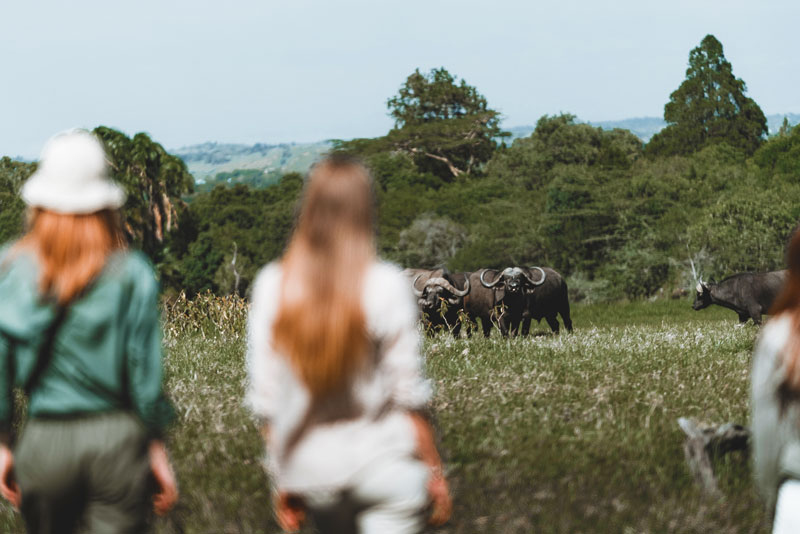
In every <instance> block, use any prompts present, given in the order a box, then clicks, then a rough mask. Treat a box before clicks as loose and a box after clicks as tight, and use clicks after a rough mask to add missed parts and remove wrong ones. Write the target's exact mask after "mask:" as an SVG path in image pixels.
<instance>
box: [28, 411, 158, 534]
mask: <svg viewBox="0 0 800 534" xmlns="http://www.w3.org/2000/svg"><path fill="white" fill-rule="evenodd" d="M14 456H15V462H14V463H15V465H14V471H15V475H16V478H17V482H18V484H19V486H20V490H21V491H22V506H21V512H22V516H23V518H24V519H25V524H26V526H27V529H28V532H29V533H35V534H56V533H59V534H60V533H65V534H66V533H72V532H79V531H81V532H91V533H103V534H106V533H107V534H115V533H120V534H122V533H131V534H133V533H137V534H138V533H142V532H147V531H149V527H148V522H149V521H148V519H149V513H150V508H151V503H150V493H151V489H152V487H151V483H150V469H149V461H148V456H147V437H146V434H145V431H144V428H143V427H142V425H141V424H140V423H139V421H138V420H137V419H136V417H135V416H133V415H132V414H128V413H125V412H110V413H100V414H90V415H86V416H81V417H74V418H65V419H32V420H30V421H28V423H27V424H26V426H25V430H24V432H23V434H22V439H21V440H20V442H19V444H18V445H17V448H16V451H15V455H14Z"/></svg>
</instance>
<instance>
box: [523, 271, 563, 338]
mask: <svg viewBox="0 0 800 534" xmlns="http://www.w3.org/2000/svg"><path fill="white" fill-rule="evenodd" d="M535 269H536V270H538V269H541V270H542V271H543V272H544V274H545V275H547V276H546V278H545V280H544V282H542V284H540V285H539V286H536V287H534V288H532V289H530V290H528V292H527V293H528V294H527V308H526V310H525V313H524V314H523V319H522V335H523V336H527V335H528V332H529V331H530V327H531V319H536V321H537V322H538V321H541V320H542V318H545V319H546V320H547V324H548V325H550V329H551V330H552V331H553V332H555V333H556V334H557V333H558V329H559V325H558V319H557V318H556V316H557V315H561V320H562V321H563V322H564V328H566V329H567V331H569V332H572V319H570V317H569V298H568V295H567V283H566V282H565V281H564V278H562V276H561V275H560V274H558V272H556V271H555V270H553V269H551V268H550V267H534V268H532V269H527V271H528V274H529V276H535V274H536V273H535V272H534V270H535Z"/></svg>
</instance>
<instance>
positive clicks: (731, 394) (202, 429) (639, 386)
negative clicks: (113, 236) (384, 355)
mask: <svg viewBox="0 0 800 534" xmlns="http://www.w3.org/2000/svg"><path fill="white" fill-rule="evenodd" d="M181 306H185V307H186V308H187V309H188V310H189V311H188V312H187V311H186V310H185V309H183V308H173V309H171V310H170V312H169V313H168V319H167V323H166V330H167V333H166V336H165V344H166V347H167V359H166V372H167V383H168V388H169V391H170V393H171V396H172V398H173V399H174V401H175V404H176V407H177V411H178V414H179V416H180V422H179V424H178V425H177V426H176V427H175V428H174V429H173V431H172V434H171V437H170V448H171V451H172V455H173V458H174V462H175V467H176V470H177V472H178V476H179V479H180V484H181V503H180V506H179V507H178V509H177V510H176V511H175V513H174V514H173V515H172V516H171V517H170V518H169V519H167V520H159V522H158V525H157V527H158V528H157V531H158V532H162V533H172V532H187V533H190V532H191V533H194V532H196V533H212V532H214V533H216V532H221V533H227V532H231V533H234V532H244V533H247V532H277V531H278V530H277V528H276V526H275V524H274V522H273V521H272V517H271V508H270V504H269V490H268V485H267V484H268V482H267V479H266V477H265V475H264V474H263V472H262V470H261V468H260V465H259V460H260V457H261V456H262V454H263V452H262V447H261V443H260V440H259V437H258V434H257V430H256V427H255V425H254V423H253V422H252V421H251V420H250V418H249V416H248V414H247V413H246V411H245V410H244V409H243V408H242V405H241V399H242V391H243V381H244V369H243V358H244V335H243V332H242V327H243V322H242V319H243V316H244V309H243V308H242V307H241V306H236V305H235V304H230V303H229V304H226V305H224V306H220V307H215V306H214V305H213V304H209V303H205V304H203V305H200V304H192V303H188V304H185V305H181ZM206 315H210V316H211V317H212V319H210V320H207V319H204V317H205V316H206ZM573 319H574V323H575V332H574V333H573V334H572V335H566V334H564V335H561V336H550V335H544V334H545V333H546V331H547V330H548V329H547V326H546V324H544V323H542V324H541V325H539V327H538V328H537V330H536V333H537V334H542V335H536V336H534V337H530V338H526V339H513V340H506V339H502V338H499V337H495V336H493V337H492V338H491V339H489V340H485V339H482V338H477V337H476V338H473V339H471V340H466V339H460V340H453V339H452V338H450V337H449V336H446V335H441V336H439V337H437V338H434V339H432V340H426V342H425V354H426V356H427V372H428V375H429V376H430V377H431V379H432V380H433V381H434V383H435V385H436V395H435V399H434V412H435V417H436V422H437V426H438V430H439V436H440V440H441V449H442V452H443V455H444V456H445V458H446V461H447V472H448V476H449V479H450V481H451V485H452V490H453V493H454V498H455V512H454V515H453V519H452V521H451V522H450V523H449V524H448V525H447V526H445V527H444V528H442V529H440V532H447V533H472V532H475V533H478V532H480V533H484V532H490V533H495V532H496V533H528V532H564V533H566V532H569V533H582V532H583V533H589V532H613V533H618V532H619V533H628V532H630V533H640V532H641V533H661V532H681V533H683V532H697V533H700V532H722V533H734V532H748V533H753V532H756V533H757V532H767V530H768V525H767V524H766V518H765V515H764V513H763V507H762V504H761V501H760V500H759V498H758V496H757V495H756V494H755V491H754V489H753V487H752V484H751V473H750V467H749V463H748V459H747V458H745V457H744V456H742V455H740V454H732V455H729V456H728V457H725V458H724V459H722V460H720V461H719V462H718V463H717V464H716V466H715V469H716V470H717V473H718V476H719V479H720V487H721V490H722V492H723V493H724V495H725V497H724V498H723V499H722V500H707V499H704V498H703V497H702V495H701V494H700V492H699V491H698V489H697V488H696V487H695V485H694V483H693V481H692V478H691V476H690V474H689V472H688V470H687V468H686V465H685V462H684V458H683V452H682V449H681V445H682V442H683V435H682V433H681V431H680V430H679V428H678V426H677V423H676V420H677V418H678V417H681V416H687V417H694V418H697V419H699V420H702V421H706V422H727V421H735V422H742V423H746V421H747V417H748V379H749V370H750V358H751V352H752V348H753V342H754V339H755V336H756V334H757V332H758V329H757V328H756V327H754V326H746V327H744V328H739V327H736V323H737V318H736V316H735V314H733V313H732V312H730V311H727V310H723V309H720V308H713V307H712V308H710V309H708V310H703V311H701V312H694V311H693V310H692V309H691V307H690V305H689V303H688V302H687V301H685V300H684V301H657V302H654V303H649V302H636V303H627V304H614V305H584V306H581V305H578V306H574V307H573ZM215 324H216V325H221V326H220V327H217V326H215ZM4 525H5V526H6V528H5V531H12V532H13V531H19V528H20V527H19V522H18V521H16V520H14V518H13V517H12V516H11V514H10V512H9V511H8V509H7V508H4V509H3V510H2V511H0V527H2V526H4ZM12 525H13V526H12ZM15 529H16V530H15Z"/></svg>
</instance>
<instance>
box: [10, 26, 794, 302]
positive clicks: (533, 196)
mask: <svg viewBox="0 0 800 534" xmlns="http://www.w3.org/2000/svg"><path fill="white" fill-rule="evenodd" d="M387 105H388V109H389V113H390V115H391V116H392V117H393V118H394V120H395V127H394V128H393V129H392V130H391V131H389V132H388V133H387V134H386V135H385V136H382V137H379V138H372V139H355V140H350V141H337V142H335V143H334V150H335V151H338V152H342V153H347V154H351V155H354V156H357V157H359V158H361V159H363V160H364V161H365V162H366V163H367V164H368V165H369V166H370V168H371V169H372V172H373V174H374V176H375V179H376V196H377V200H378V204H379V220H378V230H379V234H378V246H379V248H380V252H381V254H382V255H383V256H384V257H386V258H389V259H391V260H394V261H396V262H398V263H400V264H402V265H405V266H414V267H431V266H435V265H446V266H448V267H449V268H450V269H452V270H474V269H477V268H480V267H506V266H509V265H543V266H545V265H546V266H551V267H553V268H555V269H556V270H558V271H560V272H561V273H563V274H564V275H566V277H567V280H568V283H569V285H570V287H571V289H573V297H584V298H589V299H596V300H606V299H608V300H612V299H619V298H639V297H646V296H651V295H654V294H658V293H660V292H662V290H663V291H666V292H669V291H671V290H672V289H675V288H684V287H691V286H693V281H692V275H691V272H692V270H691V267H690V266H691V265H694V267H695V268H696V269H697V270H699V271H700V273H701V274H702V275H703V276H705V277H706V278H709V277H712V276H713V277H717V278H721V277H724V276H726V275H728V274H731V273H734V272H738V271H748V270H754V271H762V270H770V269H776V268H780V267H781V266H782V265H783V253H784V246H785V243H786V240H787V238H788V236H789V234H790V233H791V232H792V231H793V229H794V228H795V226H796V224H797V221H798V218H799V217H800V128H793V129H792V128H790V127H789V125H788V123H784V127H783V128H781V131H780V132H779V133H778V134H777V135H776V136H773V137H771V138H767V125H766V118H765V117H764V114H763V112H762V111H761V109H760V108H759V107H758V105H757V103H755V102H754V101H753V100H752V99H750V98H749V97H747V96H746V87H745V84H744V82H743V81H742V80H740V79H738V78H735V77H734V75H733V72H732V67H731V65H730V63H729V62H728V61H727V60H726V59H725V57H724V54H723V50H722V45H721V44H720V43H719V41H717V40H716V39H715V38H714V37H713V36H710V35H709V36H706V38H705V39H703V41H702V42H701V44H700V45H699V46H698V47H697V48H695V49H694V50H692V51H691V53H690V56H689V67H688V69H687V73H686V79H685V80H684V82H683V83H681V84H680V86H679V87H678V88H677V89H676V90H675V91H674V92H673V93H672V95H671V96H670V100H669V102H668V103H667V104H666V106H665V120H666V122H667V124H668V126H667V127H666V128H665V129H664V130H662V131H661V132H660V133H659V134H657V135H656V136H654V137H653V138H652V139H651V140H650V142H649V143H648V144H647V145H643V144H642V142H641V140H640V139H639V138H637V137H636V136H634V135H633V134H631V133H630V132H629V131H627V130H613V131H606V130H602V129H599V128H594V127H592V126H589V125H586V124H580V123H576V121H575V118H574V117H573V116H571V115H566V114H565V115H557V116H545V117H542V118H541V119H540V120H539V121H538V123H537V125H536V129H535V131H534V132H533V133H532V134H531V135H530V136H529V137H527V138H522V139H517V140H515V141H514V142H513V143H511V144H510V145H509V144H508V143H506V142H505V138H506V137H507V136H508V134H507V133H506V132H504V131H503V130H502V128H501V126H500V118H501V117H500V115H499V113H498V112H497V111H495V110H493V109H492V108H491V107H490V106H489V104H488V102H487V101H486V99H485V98H484V97H483V96H482V95H481V94H480V93H479V91H478V90H477V89H476V88H474V87H472V86H470V85H468V84H467V83H466V82H465V81H463V80H460V81H459V80H457V79H456V78H455V77H454V76H452V75H451V74H450V73H449V72H447V71H446V70H445V69H443V68H442V69H436V70H433V71H431V72H430V73H420V72H419V71H416V72H414V73H413V74H411V75H410V76H409V77H408V79H407V80H406V81H405V83H404V84H403V85H402V86H401V88H400V90H399V91H398V94H397V95H395V96H393V97H392V98H390V99H389V100H388V102H387ZM96 132H97V133H98V135H99V136H100V137H101V138H102V139H103V140H104V141H105V142H106V145H107V146H109V147H110V150H109V151H110V155H111V157H112V159H113V160H114V162H115V163H114V173H115V175H116V177H117V179H119V180H120V181H121V182H122V183H123V184H124V185H125V187H126V189H127V191H128V194H129V201H128V204H127V205H126V207H125V215H126V219H127V221H128V224H127V225H126V228H127V229H128V232H129V234H130V236H131V238H132V240H133V241H134V242H135V243H137V244H138V245H139V246H142V247H143V248H144V249H145V251H146V252H147V253H148V254H150V256H151V257H152V258H153V260H154V262H155V263H156V264H157V266H158V268H159V270H160V272H161V274H162V282H163V284H164V286H165V288H166V289H167V290H169V291H180V290H185V291H187V292H188V293H190V294H194V293H197V292H201V291H206V290H210V291H213V292H215V293H220V294H226V293H232V292H238V293H240V294H246V293H247V291H248V287H249V285H250V283H251V282H252V280H253V277H254V275H255V273H256V271H257V269H258V268H259V266H260V265H262V264H263V263H265V262H267V261H269V260H271V259H274V258H276V257H278V256H279V255H280V253H281V251H282V250H283V247H284V246H285V243H286V239H287V236H288V234H289V232H290V230H291V227H292V223H293V217H294V209H295V205H296V202H297V199H298V197H299V195H300V192H301V188H302V182H303V177H302V176H300V175H298V174H294V173H293V174H288V175H285V176H283V177H281V178H279V179H278V178H277V177H276V176H272V175H264V176H263V177H262V176H259V175H258V171H247V172H242V173H231V174H228V175H224V176H218V177H217V178H216V179H215V180H213V181H212V182H213V183H214V184H215V187H213V189H210V190H204V191H197V192H195V190H194V187H193V182H192V180H191V177H190V176H189V175H188V172H187V171H186V167H185V165H184V164H183V162H181V161H180V160H179V159H178V158H176V157H174V156H171V155H169V154H167V153H166V152H165V151H164V150H163V148H162V147H161V146H160V145H158V144H157V143H155V142H153V141H152V140H150V139H149V138H148V137H147V136H146V135H144V134H138V135H137V136H134V137H133V139H128V138H127V137H125V136H124V135H123V134H121V133H119V132H114V131H113V130H109V129H107V128H98V129H97V130H96ZM33 168H34V165H33V164H24V163H20V162H13V161H11V160H9V159H8V158H4V159H2V160H1V161H0V224H2V226H1V227H0V238H2V239H4V240H5V239H9V238H11V237H13V236H14V235H16V234H17V233H18V232H19V230H20V229H21V222H20V221H21V213H22V210H23V207H22V204H21V202H20V201H19V198H18V196H17V191H18V189H19V185H20V184H21V183H22V182H23V181H24V179H25V177H26V176H27V175H28V174H29V173H30V172H31V171H32V170H33ZM270 184H272V185H270ZM206 187H208V186H206ZM206 187H204V188H203V189H206Z"/></svg>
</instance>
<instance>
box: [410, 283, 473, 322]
mask: <svg viewBox="0 0 800 534" xmlns="http://www.w3.org/2000/svg"><path fill="white" fill-rule="evenodd" d="M420 276H421V275H420ZM418 279H419V276H417V278H415V279H414V284H412V287H413V288H414V294H415V295H416V296H417V304H418V305H419V308H420V310H422V311H423V313H428V314H435V313H438V312H439V310H440V308H441V307H442V303H446V304H447V306H460V305H461V304H462V303H463V301H464V297H465V296H466V295H467V294H468V293H469V280H466V282H465V284H464V289H458V288H457V287H456V286H455V285H453V284H452V283H451V281H450V280H448V279H447V278H444V277H434V278H429V279H428V280H427V281H426V282H425V285H424V286H423V288H422V289H421V290H419V289H417V285H416V281H417V280H418Z"/></svg>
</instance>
